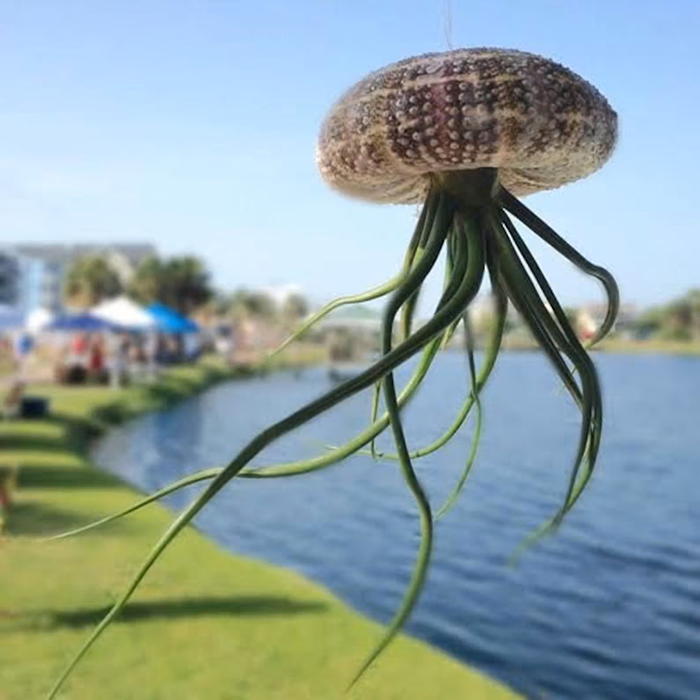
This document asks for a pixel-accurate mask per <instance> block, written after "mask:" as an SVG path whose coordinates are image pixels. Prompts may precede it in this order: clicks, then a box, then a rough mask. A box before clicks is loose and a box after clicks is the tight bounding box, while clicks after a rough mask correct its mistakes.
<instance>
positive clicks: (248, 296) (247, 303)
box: [228, 289, 277, 321]
mask: <svg viewBox="0 0 700 700" xmlns="http://www.w3.org/2000/svg"><path fill="white" fill-rule="evenodd" d="M228 311H229V313H230V314H231V315H232V316H234V317H237V318H241V317H245V318H260V319H265V320H266V321H269V320H272V319H274V318H275V317H276V315H277V305H276V304H275V301H274V299H272V297H270V296H269V295H267V294H265V293H264V292H251V291H249V290H247V289H238V290H236V291H235V292H234V293H233V294H232V295H231V297H230V300H229V306H228Z"/></svg>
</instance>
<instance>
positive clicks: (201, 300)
mask: <svg viewBox="0 0 700 700" xmlns="http://www.w3.org/2000/svg"><path fill="white" fill-rule="evenodd" d="M213 295H214V291H213V289H212V287H211V282H210V279H209V271H208V270H207V268H206V266H205V265H204V263H203V262H202V261H201V260H200V259H199V258H196V257H194V256H192V255H185V256H182V257H175V258H170V259H169V260H167V261H166V262H165V263H164V265H163V270H162V277H161V289H160V300H161V301H162V302H163V303H164V304H167V305H168V306H170V307H172V308H174V309H177V310H178V311H179V312H180V313H183V314H186V315H187V314H190V313H192V312H193V311H194V310H195V309H196V308H198V307H199V306H202V304H206V303H207V302H208V301H209V300H210V299H211V298H212V296H213Z"/></svg>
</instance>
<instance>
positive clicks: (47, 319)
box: [26, 308, 55, 333]
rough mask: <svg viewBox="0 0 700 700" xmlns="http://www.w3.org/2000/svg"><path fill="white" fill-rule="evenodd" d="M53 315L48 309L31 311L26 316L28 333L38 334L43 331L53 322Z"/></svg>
mask: <svg viewBox="0 0 700 700" xmlns="http://www.w3.org/2000/svg"><path fill="white" fill-rule="evenodd" d="M54 318H55V314H52V313H51V312H50V311H49V310H48V309H44V308H39V309H34V311H31V312H30V313H29V315H28V316H27V322H26V326H27V330H28V331H29V332H30V333H39V331H43V330H44V328H46V327H47V326H48V325H50V324H51V322H52V321H53V320H54Z"/></svg>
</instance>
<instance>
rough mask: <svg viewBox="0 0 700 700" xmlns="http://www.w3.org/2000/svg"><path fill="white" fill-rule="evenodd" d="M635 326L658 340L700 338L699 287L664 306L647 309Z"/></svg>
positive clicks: (644, 333)
mask: <svg viewBox="0 0 700 700" xmlns="http://www.w3.org/2000/svg"><path fill="white" fill-rule="evenodd" d="M636 328H637V330H638V332H640V333H641V334H643V335H645V336H652V337H655V338H658V339H660V340H681V341H690V340H700V289H691V290H690V291H689V292H687V293H686V294H684V295H683V296H682V297H680V298H678V299H674V300H673V301H671V302H670V303H668V304H666V305H664V306H658V307H655V308H652V309H649V311H647V312H646V313H645V314H644V315H643V316H642V317H641V318H640V319H639V321H638V322H637V324H636Z"/></svg>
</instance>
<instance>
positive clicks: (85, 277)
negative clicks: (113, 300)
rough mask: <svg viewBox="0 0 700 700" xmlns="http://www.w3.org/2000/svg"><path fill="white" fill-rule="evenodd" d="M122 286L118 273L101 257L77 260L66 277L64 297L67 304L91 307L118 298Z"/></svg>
mask: <svg viewBox="0 0 700 700" xmlns="http://www.w3.org/2000/svg"><path fill="white" fill-rule="evenodd" d="M121 291H122V285H121V282H120V280H119V276H118V275H117V273H116V272H115V271H114V270H113V269H112V268H111V267H110V266H109V263H108V262H107V260H106V259H105V258H103V257H101V256H87V257H84V258H79V259H78V260H76V261H75V262H74V263H73V265H72V266H71V268H70V269H69V270H68V274H67V275H66V282H65V285H64V289H63V296H64V299H65V300H66V302H67V303H69V304H71V305H75V306H83V307H86V308H87V307H90V306H95V305H96V304H99V303H100V302H101V301H104V300H105V299H109V298H110V297H114V296H117V295H118V294H119V293H120V292H121Z"/></svg>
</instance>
